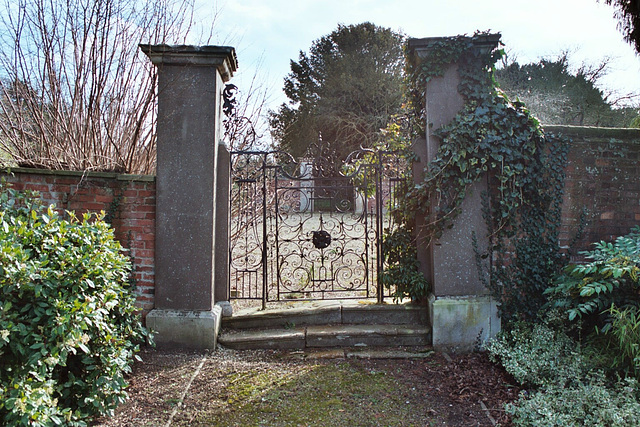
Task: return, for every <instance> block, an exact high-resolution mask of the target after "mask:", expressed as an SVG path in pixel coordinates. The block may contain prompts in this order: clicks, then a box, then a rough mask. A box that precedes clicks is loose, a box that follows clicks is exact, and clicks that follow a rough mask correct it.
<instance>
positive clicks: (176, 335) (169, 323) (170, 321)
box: [146, 305, 222, 349]
mask: <svg viewBox="0 0 640 427" xmlns="http://www.w3.org/2000/svg"><path fill="white" fill-rule="evenodd" d="M221 319H222V308H221V307H220V306H217V305H216V306H214V307H213V310H211V311H182V310H152V311H151V312H149V314H148V315H147V318H146V324H147V328H149V329H150V330H151V331H152V332H153V334H154V340H155V342H156V345H157V346H158V347H160V348H193V349H215V347H216V342H217V340H218V334H219V332H220V321H221Z"/></svg>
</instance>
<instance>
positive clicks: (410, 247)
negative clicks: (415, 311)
mask: <svg viewBox="0 0 640 427" xmlns="http://www.w3.org/2000/svg"><path fill="white" fill-rule="evenodd" d="M382 248H383V253H384V257H385V263H386V266H385V269H384V271H383V273H382V274H381V275H380V278H379V280H381V281H382V283H383V284H384V286H386V287H388V288H392V287H393V288H395V290H394V293H393V298H394V299H395V300H402V299H403V298H407V297H408V298H411V300H412V301H416V302H417V301H422V300H424V299H425V298H426V297H427V296H428V294H429V283H428V282H427V279H426V278H425V277H424V275H423V274H422V273H421V272H420V270H419V269H418V266H419V261H418V255H417V250H416V245H415V241H414V239H413V237H412V235H411V232H410V231H408V230H407V229H406V228H404V227H399V228H398V229H396V230H393V231H392V232H387V233H385V235H384V238H383V241H382Z"/></svg>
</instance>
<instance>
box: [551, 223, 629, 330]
mask: <svg viewBox="0 0 640 427" xmlns="http://www.w3.org/2000/svg"><path fill="white" fill-rule="evenodd" d="M582 254H584V255H585V256H586V258H587V259H590V260H591V262H588V263H586V264H582V265H574V266H569V267H568V268H567V270H566V274H565V275H564V276H563V277H561V278H560V279H559V280H558V281H557V283H556V285H555V286H552V287H550V288H549V289H547V290H546V291H545V293H546V294H548V295H549V296H550V298H551V299H552V301H553V305H554V306H555V307H559V308H562V309H566V310H567V313H568V315H569V319H570V320H574V319H579V318H582V317H583V316H591V317H592V319H589V320H591V322H595V319H593V317H598V316H599V315H600V314H602V313H604V312H605V310H607V309H609V308H610V307H611V306H612V305H615V306H616V307H623V308H624V307H627V306H635V307H638V306H639V305H640V301H639V300H638V292H639V291H640V227H638V226H636V227H634V228H633V230H631V232H630V233H629V234H627V235H626V236H620V237H618V238H617V239H616V240H615V242H614V243H610V242H600V243H595V249H594V250H592V251H586V252H582Z"/></svg>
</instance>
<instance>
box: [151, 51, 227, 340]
mask: <svg viewBox="0 0 640 427" xmlns="http://www.w3.org/2000/svg"><path fill="white" fill-rule="evenodd" d="M140 48H141V49H142V51H143V52H144V53H145V54H146V55H147V56H148V57H149V59H150V60H151V62H152V63H153V64H154V65H155V66H156V67H157V69H158V84H157V90H158V117H157V138H158V140H157V165H156V171H157V172H156V183H157V184H156V185H157V190H156V191H157V194H156V200H157V201H156V209H157V210H156V252H155V253H156V258H155V269H156V271H155V273H156V275H155V277H156V283H155V289H156V291H155V292H156V294H155V309H154V310H152V311H151V312H150V313H149V314H148V315H147V318H146V322H147V326H148V327H149V328H150V329H151V330H153V331H155V332H156V342H157V344H158V345H160V346H163V345H175V346H181V347H191V348H200V349H203V348H214V347H215V345H216V339H217V334H218V331H219V328H220V319H221V316H222V311H223V308H222V307H223V306H224V302H227V304H228V300H229V298H228V295H226V293H227V291H226V289H227V282H226V277H227V268H228V249H227V240H228V225H227V224H228V209H227V207H228V197H229V154H228V151H227V150H226V148H225V146H224V144H223V141H222V133H223V132H222V120H221V117H222V116H221V112H222V103H223V99H222V91H223V90H224V83H225V82H226V81H228V80H229V79H230V78H231V77H232V76H233V73H234V72H235V71H236V69H237V58H236V53H235V49H234V48H232V47H223V46H167V45H140ZM216 206H222V207H223V208H222V209H216ZM221 303H222V304H221Z"/></svg>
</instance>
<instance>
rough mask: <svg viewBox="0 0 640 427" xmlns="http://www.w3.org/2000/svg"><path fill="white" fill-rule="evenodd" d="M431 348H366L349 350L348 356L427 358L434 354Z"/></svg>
mask: <svg viewBox="0 0 640 427" xmlns="http://www.w3.org/2000/svg"><path fill="white" fill-rule="evenodd" d="M433 353H434V351H433V349H431V348H427V347H425V348H424V349H422V351H417V350H402V349H400V350H399V349H396V348H376V349H364V350H347V351H346V356H347V358H354V359H426V358H428V357H431V356H432V355H433Z"/></svg>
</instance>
